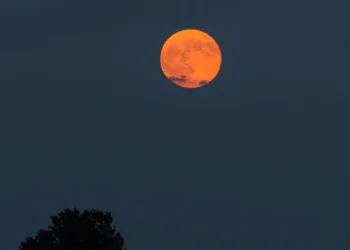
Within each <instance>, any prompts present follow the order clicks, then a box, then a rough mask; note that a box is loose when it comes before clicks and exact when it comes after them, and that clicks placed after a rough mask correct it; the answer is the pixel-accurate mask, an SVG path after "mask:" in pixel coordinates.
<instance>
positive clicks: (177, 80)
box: [169, 75, 187, 82]
mask: <svg viewBox="0 0 350 250" xmlns="http://www.w3.org/2000/svg"><path fill="white" fill-rule="evenodd" d="M169 80H170V81H174V82H186V81H187V79H186V76H184V75H181V76H180V77H176V76H170V77H169Z"/></svg>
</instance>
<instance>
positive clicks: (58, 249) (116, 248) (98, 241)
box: [19, 208, 126, 250]
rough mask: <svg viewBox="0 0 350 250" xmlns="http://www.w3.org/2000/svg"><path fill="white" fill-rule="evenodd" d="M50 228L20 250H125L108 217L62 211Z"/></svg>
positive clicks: (22, 245)
mask: <svg viewBox="0 0 350 250" xmlns="http://www.w3.org/2000/svg"><path fill="white" fill-rule="evenodd" d="M51 221H52V225H49V226H48V229H41V230H39V232H38V233H37V235H36V236H35V237H27V238H26V239H25V240H24V241H22V242H21V244H20V246H19V249H20V250H126V249H125V248H124V244H125V242H124V238H123V237H122V236H121V234H120V232H117V231H116V229H115V226H114V225H112V223H113V218H112V215H111V213H109V212H102V211H99V210H95V209H92V210H84V211H83V212H80V211H79V210H78V209H76V208H74V209H65V210H64V211H62V212H59V213H58V214H57V215H55V216H51Z"/></svg>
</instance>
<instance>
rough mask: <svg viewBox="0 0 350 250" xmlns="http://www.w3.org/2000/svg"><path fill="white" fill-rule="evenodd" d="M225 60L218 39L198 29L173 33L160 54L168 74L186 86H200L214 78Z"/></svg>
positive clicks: (171, 79)
mask: <svg viewBox="0 0 350 250" xmlns="http://www.w3.org/2000/svg"><path fill="white" fill-rule="evenodd" d="M221 61H222V56H221V50H220V48H219V45H218V44H217V42H216V41H215V40H214V38H212V37H211V36H210V35H208V34H207V33H205V32H203V31H200V30H195V29H188V30H182V31H179V32H177V33H175V34H173V35H172V36H170V37H169V39H168V40H167V41H166V42H165V43H164V45H163V48H162V50H161V53H160V64H161V68H162V71H163V73H164V75H165V76H166V77H167V78H168V79H169V80H170V81H171V82H173V83H175V84H176V85H178V86H180V87H183V88H199V87H202V86H204V85H207V84H208V83H210V82H211V81H213V79H214V78H215V77H216V76H217V74H218V73H219V71H220V67H221Z"/></svg>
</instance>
